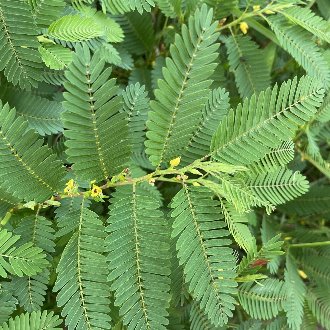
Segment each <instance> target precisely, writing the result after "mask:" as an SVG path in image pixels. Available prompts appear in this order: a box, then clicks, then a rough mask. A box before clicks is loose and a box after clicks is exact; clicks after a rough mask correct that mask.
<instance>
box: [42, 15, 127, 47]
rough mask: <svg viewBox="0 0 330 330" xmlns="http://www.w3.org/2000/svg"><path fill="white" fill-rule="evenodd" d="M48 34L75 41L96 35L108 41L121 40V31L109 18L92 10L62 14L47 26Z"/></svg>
mask: <svg viewBox="0 0 330 330" xmlns="http://www.w3.org/2000/svg"><path fill="white" fill-rule="evenodd" d="M48 34H49V35H50V36H52V37H54V38H57V39H60V40H65V41H71V42H77V41H84V40H89V39H92V38H96V37H104V38H105V40H107V41H109V42H120V41H122V40H123V31H122V29H121V28H120V26H119V25H118V24H117V23H116V22H115V21H114V20H113V19H111V18H109V17H107V16H106V15H104V14H103V13H101V12H95V11H93V10H91V11H87V12H86V13H85V14H82V13H81V14H76V15H67V16H63V17H61V18H60V19H58V20H57V21H55V22H53V23H52V24H51V25H50V27H49V28H48Z"/></svg>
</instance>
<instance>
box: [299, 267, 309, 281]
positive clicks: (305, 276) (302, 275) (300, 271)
mask: <svg viewBox="0 0 330 330" xmlns="http://www.w3.org/2000/svg"><path fill="white" fill-rule="evenodd" d="M298 274H299V275H300V277H301V278H302V279H304V280H306V278H307V277H308V276H307V274H306V273H305V272H304V271H303V270H301V269H298Z"/></svg>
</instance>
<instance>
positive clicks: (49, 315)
mask: <svg viewBox="0 0 330 330" xmlns="http://www.w3.org/2000/svg"><path fill="white" fill-rule="evenodd" d="M61 323H62V320H60V319H59V318H58V316H57V315H54V312H48V311H43V312H41V311H37V312H32V313H25V314H21V315H17V316H16V317H15V318H11V319H10V320H9V321H8V322H7V323H4V324H2V326H0V330H44V329H47V330H57V329H58V330H60V329H61V328H60V327H59V326H60V325H61Z"/></svg>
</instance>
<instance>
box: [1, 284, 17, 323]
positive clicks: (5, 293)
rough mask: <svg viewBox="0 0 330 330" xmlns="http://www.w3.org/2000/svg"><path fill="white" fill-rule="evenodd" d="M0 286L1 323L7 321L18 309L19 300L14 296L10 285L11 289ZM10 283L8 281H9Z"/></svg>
mask: <svg viewBox="0 0 330 330" xmlns="http://www.w3.org/2000/svg"><path fill="white" fill-rule="evenodd" d="M3 284H6V283H2V286H0V324H2V323H4V322H7V321H8V319H9V318H10V316H11V315H12V313H13V312H14V310H15V309H16V304H17V300H16V298H15V297H14V296H13V294H12V292H11V290H10V287H9V290H8V289H7V287H8V286H7V285H6V287H4V285H3ZM7 284H8V283H7Z"/></svg>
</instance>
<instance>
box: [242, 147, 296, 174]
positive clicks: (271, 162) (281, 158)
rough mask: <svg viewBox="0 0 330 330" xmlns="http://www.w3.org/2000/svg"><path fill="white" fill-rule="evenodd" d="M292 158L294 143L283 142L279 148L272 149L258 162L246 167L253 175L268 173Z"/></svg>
mask: <svg viewBox="0 0 330 330" xmlns="http://www.w3.org/2000/svg"><path fill="white" fill-rule="evenodd" d="M293 158H294V143H293V142H292V141H285V142H283V143H282V144H281V145H280V146H279V147H277V148H272V149H271V150H270V151H269V152H268V153H266V154H265V156H264V157H263V158H262V159H260V160H259V161H257V162H255V163H252V164H251V165H249V166H248V168H249V169H251V171H253V172H254V173H259V174H261V173H270V172H274V171H276V170H278V168H279V167H283V166H285V165H287V164H288V163H289V162H290V161H292V160H293Z"/></svg>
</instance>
